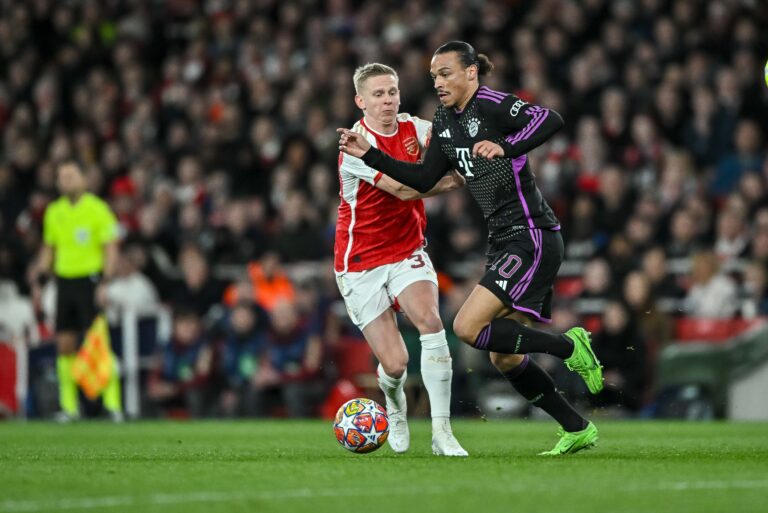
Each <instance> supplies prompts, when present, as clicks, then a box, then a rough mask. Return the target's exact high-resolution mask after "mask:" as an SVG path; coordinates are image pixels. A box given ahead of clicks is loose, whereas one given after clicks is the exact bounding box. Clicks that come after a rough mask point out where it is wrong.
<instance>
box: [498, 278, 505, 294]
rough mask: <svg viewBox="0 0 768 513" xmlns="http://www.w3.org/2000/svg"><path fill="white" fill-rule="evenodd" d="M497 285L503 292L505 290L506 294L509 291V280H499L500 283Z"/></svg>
mask: <svg viewBox="0 0 768 513" xmlns="http://www.w3.org/2000/svg"><path fill="white" fill-rule="evenodd" d="M496 285H498V286H499V287H501V290H503V291H505V292H506V291H507V280H498V281H497V282H496Z"/></svg>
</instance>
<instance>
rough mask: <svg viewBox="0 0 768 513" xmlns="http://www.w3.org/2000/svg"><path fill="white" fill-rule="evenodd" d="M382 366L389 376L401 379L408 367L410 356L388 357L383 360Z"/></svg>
mask: <svg viewBox="0 0 768 513" xmlns="http://www.w3.org/2000/svg"><path fill="white" fill-rule="evenodd" d="M381 366H382V368H383V369H384V372H386V374H387V376H389V377H391V378H395V379H400V378H401V377H402V376H403V374H404V373H405V369H407V368H408V356H407V355H406V356H405V358H403V357H396V358H386V359H383V360H382V361H381Z"/></svg>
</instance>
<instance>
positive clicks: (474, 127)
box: [469, 119, 480, 137]
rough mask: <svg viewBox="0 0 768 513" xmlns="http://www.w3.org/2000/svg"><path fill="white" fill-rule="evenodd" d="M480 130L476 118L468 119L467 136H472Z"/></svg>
mask: <svg viewBox="0 0 768 513" xmlns="http://www.w3.org/2000/svg"><path fill="white" fill-rule="evenodd" d="M479 131H480V121H478V120H477V119H470V120H469V136H470V137H474V136H476V135H477V132H479Z"/></svg>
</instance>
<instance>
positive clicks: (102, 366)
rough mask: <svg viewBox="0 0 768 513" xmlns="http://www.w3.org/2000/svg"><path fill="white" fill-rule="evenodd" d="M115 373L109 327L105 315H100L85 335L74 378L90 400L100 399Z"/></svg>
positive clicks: (76, 362)
mask: <svg viewBox="0 0 768 513" xmlns="http://www.w3.org/2000/svg"><path fill="white" fill-rule="evenodd" d="M114 372H115V356H114V354H112V346H111V343H110V340H109V327H108V325H107V319H106V317H105V316H104V314H99V315H97V316H96V318H95V319H94V320H93V324H91V327H90V328H88V331H87V332H86V334H85V340H84V341H83V344H82V346H80V350H79V351H78V352H77V357H76V358H75V362H74V364H73V365H72V376H73V377H74V379H75V382H76V383H77V384H78V385H79V386H80V388H81V389H82V391H83V393H84V394H85V395H86V397H88V399H90V400H94V399H96V398H97V397H99V396H100V395H101V394H102V392H104V390H105V389H106V388H107V385H108V384H109V382H110V380H111V379H112V376H113V374H114Z"/></svg>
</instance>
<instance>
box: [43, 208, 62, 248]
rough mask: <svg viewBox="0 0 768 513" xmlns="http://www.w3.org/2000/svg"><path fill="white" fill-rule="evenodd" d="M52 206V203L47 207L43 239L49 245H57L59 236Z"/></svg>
mask: <svg viewBox="0 0 768 513" xmlns="http://www.w3.org/2000/svg"><path fill="white" fill-rule="evenodd" d="M52 206H53V205H50V206H49V207H48V208H47V209H45V216H44V217H43V241H45V243H46V244H47V245H49V246H55V245H56V242H57V241H58V238H59V234H58V230H56V223H55V222H54V220H53V208H52Z"/></svg>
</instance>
